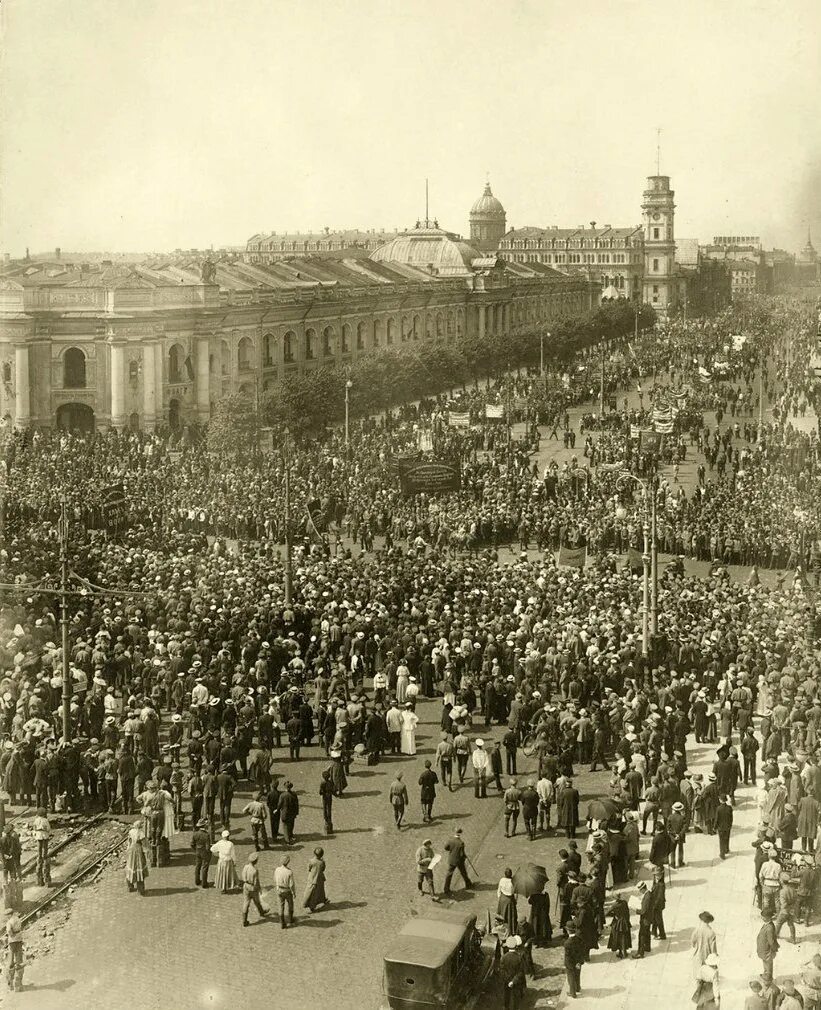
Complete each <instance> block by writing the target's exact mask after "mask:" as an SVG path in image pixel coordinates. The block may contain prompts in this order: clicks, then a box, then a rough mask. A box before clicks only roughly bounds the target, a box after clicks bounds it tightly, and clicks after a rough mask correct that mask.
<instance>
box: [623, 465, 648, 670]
mask: <svg viewBox="0 0 821 1010" xmlns="http://www.w3.org/2000/svg"><path fill="white" fill-rule="evenodd" d="M627 481H634V482H635V483H636V484H638V485H639V486H640V487H641V490H642V496H643V501H644V510H643V517H642V534H643V538H644V552H643V554H642V556H641V563H642V615H641V654H642V656H645V657H646V656H648V655H649V653H650V634H651V633H652V634H653V635H656V634H658V552H657V550H656V543H655V540H656V496H655V482H654V483H653V485H652V486H651V485H650V483H649V482H648V481H645V480H643V479H642V478H641V477H637V476H636V475H635V474H632V473H628V472H627V471H624V472H623V473H621V474H619V476H618V478H617V480H616V487H617V488H621V487H623V486H624V484H625V483H626V482H627ZM626 516H627V509H625V508H624V506H622V505H619V506H618V507H617V508H616V517H617V518H618V519H624V518H625V517H626Z"/></svg>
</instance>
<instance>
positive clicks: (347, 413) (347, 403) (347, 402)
mask: <svg viewBox="0 0 821 1010" xmlns="http://www.w3.org/2000/svg"><path fill="white" fill-rule="evenodd" d="M352 386H353V382H352V381H351V380H350V379H346V380H345V452H346V453H347V451H348V440H349V437H350V431H349V416H350V406H351V387H352Z"/></svg>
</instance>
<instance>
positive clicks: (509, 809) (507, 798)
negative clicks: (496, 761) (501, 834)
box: [504, 779, 519, 838]
mask: <svg viewBox="0 0 821 1010" xmlns="http://www.w3.org/2000/svg"><path fill="white" fill-rule="evenodd" d="M504 804H505V838H511V837H513V836H515V834H516V825H517V823H518V821H519V788H518V786H517V784H516V779H510V781H509V782H508V786H507V789H506V790H505V795H504ZM511 823H512V824H513V831H512V832H511V830H510V825H511Z"/></svg>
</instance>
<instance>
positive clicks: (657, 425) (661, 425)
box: [653, 421, 673, 435]
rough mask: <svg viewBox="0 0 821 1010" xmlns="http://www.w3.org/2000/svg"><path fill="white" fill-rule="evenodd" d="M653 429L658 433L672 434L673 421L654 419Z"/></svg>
mask: <svg viewBox="0 0 821 1010" xmlns="http://www.w3.org/2000/svg"><path fill="white" fill-rule="evenodd" d="M653 429H654V430H655V431H657V432H658V433H659V435H672V434H673V422H672V421H654V422H653Z"/></svg>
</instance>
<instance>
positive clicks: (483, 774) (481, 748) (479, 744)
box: [471, 740, 490, 800]
mask: <svg viewBox="0 0 821 1010" xmlns="http://www.w3.org/2000/svg"><path fill="white" fill-rule="evenodd" d="M471 762H472V763H473V795H474V796H475V797H476V799H477V800H478V799H483V800H484V799H487V775H488V768H489V767H490V758H489V757H488V754H487V751H486V750H485V742H484V740H477V741H476V750H474V752H473V754H472V756H471Z"/></svg>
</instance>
